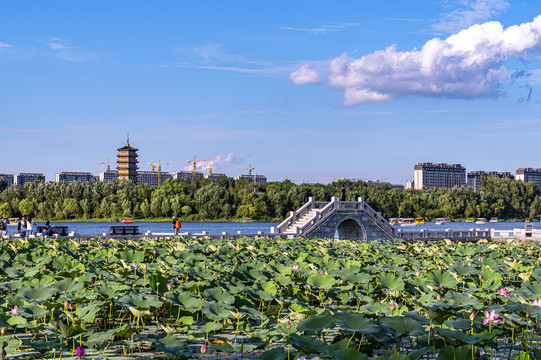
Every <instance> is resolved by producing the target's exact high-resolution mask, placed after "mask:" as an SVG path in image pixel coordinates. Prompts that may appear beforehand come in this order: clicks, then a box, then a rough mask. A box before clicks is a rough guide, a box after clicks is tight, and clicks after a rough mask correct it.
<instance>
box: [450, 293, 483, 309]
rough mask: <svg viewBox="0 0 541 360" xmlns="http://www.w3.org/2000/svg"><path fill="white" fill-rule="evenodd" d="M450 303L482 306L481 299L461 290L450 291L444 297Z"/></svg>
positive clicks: (464, 305) (463, 305)
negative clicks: (460, 291)
mask: <svg viewBox="0 0 541 360" xmlns="http://www.w3.org/2000/svg"><path fill="white" fill-rule="evenodd" d="M444 299H445V300H447V301H448V302H449V303H450V304H458V305H461V306H462V307H476V306H480V305H481V303H480V302H479V300H477V299H476V298H474V297H473V296H468V295H467V294H462V293H459V292H454V291H448V292H447V293H446V294H445V297H444Z"/></svg>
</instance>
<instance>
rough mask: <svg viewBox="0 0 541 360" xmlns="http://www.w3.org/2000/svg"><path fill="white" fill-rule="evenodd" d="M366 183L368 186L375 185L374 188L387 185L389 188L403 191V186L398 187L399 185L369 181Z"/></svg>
mask: <svg viewBox="0 0 541 360" xmlns="http://www.w3.org/2000/svg"><path fill="white" fill-rule="evenodd" d="M366 183H367V184H368V185H376V186H384V185H389V186H390V187H392V188H395V189H400V190H404V185H400V184H391V183H390V182H381V181H370V180H369V181H367V182H366Z"/></svg>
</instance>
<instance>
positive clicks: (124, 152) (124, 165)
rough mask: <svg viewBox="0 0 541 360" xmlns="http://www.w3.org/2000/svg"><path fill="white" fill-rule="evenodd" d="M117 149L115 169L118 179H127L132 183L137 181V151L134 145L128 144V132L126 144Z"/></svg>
mask: <svg viewBox="0 0 541 360" xmlns="http://www.w3.org/2000/svg"><path fill="white" fill-rule="evenodd" d="M117 150H118V155H117V157H118V160H117V163H118V165H117V167H116V168H117V170H118V179H119V180H127V181H131V182H132V183H134V184H136V183H137V169H138V168H139V167H138V166H137V162H138V161H137V157H138V156H139V155H137V151H139V149H136V148H134V147H131V146H130V137H129V134H128V135H127V136H126V146H124V147H121V148H120V149H117Z"/></svg>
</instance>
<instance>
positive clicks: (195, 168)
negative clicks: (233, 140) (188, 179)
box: [183, 155, 221, 180]
mask: <svg viewBox="0 0 541 360" xmlns="http://www.w3.org/2000/svg"><path fill="white" fill-rule="evenodd" d="M220 159H221V158H220V157H215V158H213V159H199V160H196V159H195V155H194V157H193V160H189V161H186V162H184V163H183V164H192V165H193V178H192V179H193V180H195V173H196V170H197V163H199V162H204V161H212V160H220Z"/></svg>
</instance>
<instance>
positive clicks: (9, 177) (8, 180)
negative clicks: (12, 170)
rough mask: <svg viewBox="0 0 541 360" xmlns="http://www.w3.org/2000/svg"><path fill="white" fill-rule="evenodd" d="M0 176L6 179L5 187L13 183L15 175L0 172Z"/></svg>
mask: <svg viewBox="0 0 541 360" xmlns="http://www.w3.org/2000/svg"><path fill="white" fill-rule="evenodd" d="M0 177H1V178H4V180H6V183H7V187H10V186H12V185H13V184H14V183H15V175H13V174H0Z"/></svg>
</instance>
